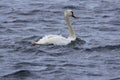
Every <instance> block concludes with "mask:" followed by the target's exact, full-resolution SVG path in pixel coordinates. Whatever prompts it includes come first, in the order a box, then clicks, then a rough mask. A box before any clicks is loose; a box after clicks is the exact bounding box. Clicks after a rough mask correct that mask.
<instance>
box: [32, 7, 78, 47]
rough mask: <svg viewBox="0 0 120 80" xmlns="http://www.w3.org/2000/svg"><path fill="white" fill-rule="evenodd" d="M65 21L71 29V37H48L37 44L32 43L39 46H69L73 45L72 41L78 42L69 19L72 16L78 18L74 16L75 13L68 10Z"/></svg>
mask: <svg viewBox="0 0 120 80" xmlns="http://www.w3.org/2000/svg"><path fill="white" fill-rule="evenodd" d="M64 16H65V20H66V23H67V26H68V29H69V37H68V38H65V37H63V36H61V35H46V36H44V37H43V38H41V39H40V40H39V41H37V42H32V45H37V44H53V45H67V44H69V43H71V41H75V40H76V35H75V32H74V31H73V28H72V25H71V23H70V20H69V17H70V16H72V17H74V18H76V17H75V16H74V14H73V11H72V10H70V9H67V10H66V11H65V12H64Z"/></svg>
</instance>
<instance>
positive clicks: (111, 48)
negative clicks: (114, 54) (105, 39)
mask: <svg viewBox="0 0 120 80" xmlns="http://www.w3.org/2000/svg"><path fill="white" fill-rule="evenodd" d="M116 49H118V50H120V44H118V45H105V46H98V47H92V48H86V49H85V51H104V50H116Z"/></svg>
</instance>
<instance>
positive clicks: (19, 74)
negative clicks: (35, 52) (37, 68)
mask: <svg viewBox="0 0 120 80" xmlns="http://www.w3.org/2000/svg"><path fill="white" fill-rule="evenodd" d="M31 75H32V74H31V72H30V71H29V70H19V71H16V72H13V73H10V74H7V75H4V76H3V78H25V77H28V76H31Z"/></svg>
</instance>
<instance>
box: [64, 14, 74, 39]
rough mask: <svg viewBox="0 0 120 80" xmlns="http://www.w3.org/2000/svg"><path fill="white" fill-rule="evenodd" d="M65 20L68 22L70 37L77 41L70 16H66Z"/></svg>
mask: <svg viewBox="0 0 120 80" xmlns="http://www.w3.org/2000/svg"><path fill="white" fill-rule="evenodd" d="M65 20H66V23H67V26H68V29H69V37H70V38H73V39H76V36H75V32H74V30H73V28H72V25H71V23H70V20H69V16H67V15H65Z"/></svg>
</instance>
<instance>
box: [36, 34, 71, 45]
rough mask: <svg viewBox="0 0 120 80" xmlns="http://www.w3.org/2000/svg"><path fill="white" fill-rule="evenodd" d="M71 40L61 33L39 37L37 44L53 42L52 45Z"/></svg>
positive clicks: (67, 42)
mask: <svg viewBox="0 0 120 80" xmlns="http://www.w3.org/2000/svg"><path fill="white" fill-rule="evenodd" d="M70 42H71V40H69V39H68V38H65V37H63V36H61V35H47V36H44V37H43V38H41V39H40V40H39V41H38V42H37V43H38V44H54V45H67V44H69V43H70Z"/></svg>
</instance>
